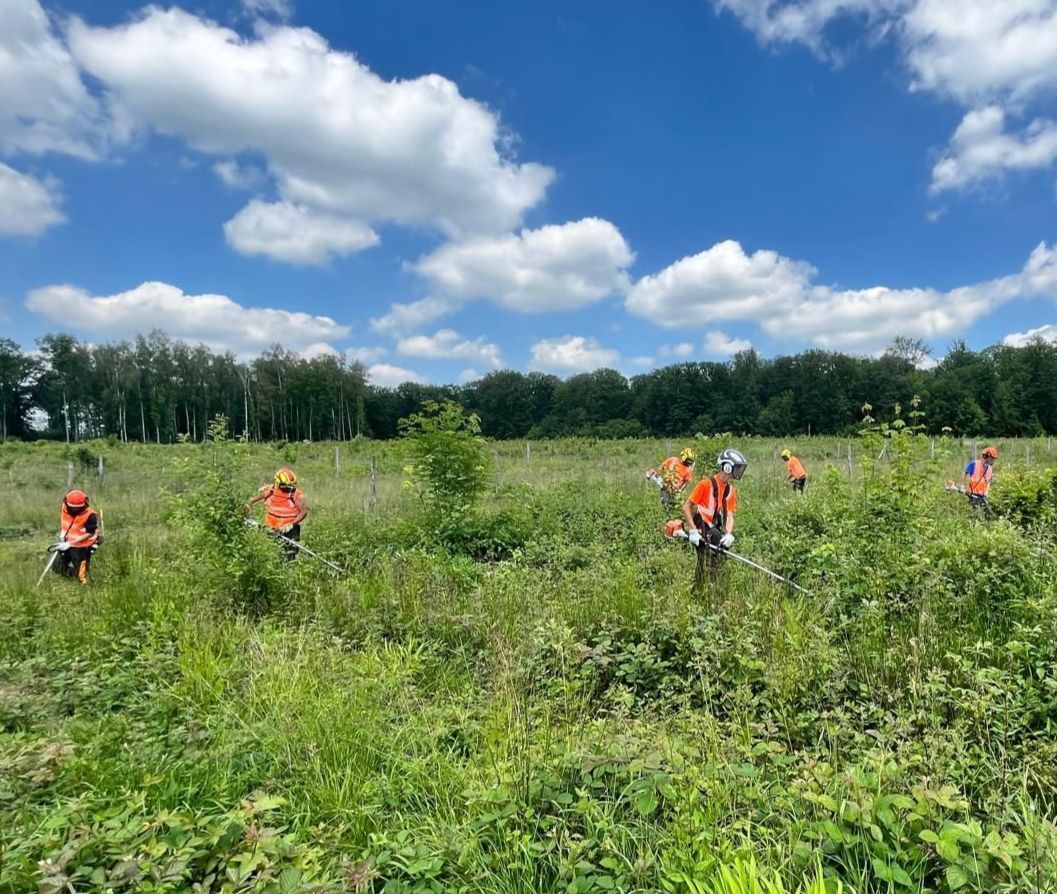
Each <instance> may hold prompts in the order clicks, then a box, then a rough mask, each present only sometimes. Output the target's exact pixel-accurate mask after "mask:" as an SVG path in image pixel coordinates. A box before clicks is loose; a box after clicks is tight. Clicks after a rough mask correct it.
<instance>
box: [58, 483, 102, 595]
mask: <svg viewBox="0 0 1057 894" xmlns="http://www.w3.org/2000/svg"><path fill="white" fill-rule="evenodd" d="M59 525H60V527H59V542H58V543H56V544H55V549H56V550H57V552H58V557H57V560H56V562H55V566H54V567H55V570H56V571H57V572H58V573H59V574H61V575H63V576H64V577H76V578H77V579H78V580H79V581H80V582H81V583H82V584H87V583H88V570H89V568H90V566H91V564H92V554H93V553H94V552H95V551H96V549H98V548H99V546H100V544H102V542H103V527H102V521H101V519H100V517H99V513H98V512H97V511H96V510H95V509H93V508H91V507H90V506H89V505H88V494H86V493H85V492H84V491H80V490H71V491H70V492H69V493H68V494H67V495H66V496H65V497H63V500H62V505H61V506H60V507H59Z"/></svg>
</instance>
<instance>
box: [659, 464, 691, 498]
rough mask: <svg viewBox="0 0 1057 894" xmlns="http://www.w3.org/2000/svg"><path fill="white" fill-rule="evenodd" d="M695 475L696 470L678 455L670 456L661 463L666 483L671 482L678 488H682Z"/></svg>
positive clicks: (662, 476) (662, 475) (662, 474)
mask: <svg viewBox="0 0 1057 894" xmlns="http://www.w3.org/2000/svg"><path fill="white" fill-rule="evenodd" d="M693 477H694V470H693V469H691V468H690V467H689V466H687V465H685V464H684V463H683V461H682V460H681V459H679V457H678V456H669V457H668V458H667V459H666V460H665V461H664V462H663V463H661V478H662V479H663V481H664V483H665V484H669V482H670V483H671V486H672V487H674V488H675V489H676V490H682V489H683V488H684V487H686V486H687V485H688V484H689V483H690V481H691V479H692V478H693Z"/></svg>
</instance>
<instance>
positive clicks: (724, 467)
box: [720, 463, 734, 475]
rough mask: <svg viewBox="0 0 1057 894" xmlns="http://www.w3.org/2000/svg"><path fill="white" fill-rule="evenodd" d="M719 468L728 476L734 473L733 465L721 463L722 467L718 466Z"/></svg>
mask: <svg viewBox="0 0 1057 894" xmlns="http://www.w3.org/2000/svg"><path fill="white" fill-rule="evenodd" d="M720 468H721V469H722V470H723V471H724V472H726V474H728V475H731V474H733V472H734V465H733V463H723V465H722V466H720Z"/></svg>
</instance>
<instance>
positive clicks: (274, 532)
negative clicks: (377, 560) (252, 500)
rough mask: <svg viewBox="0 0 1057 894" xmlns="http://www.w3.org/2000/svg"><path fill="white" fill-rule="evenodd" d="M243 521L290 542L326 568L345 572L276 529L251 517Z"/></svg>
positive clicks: (340, 572)
mask: <svg viewBox="0 0 1057 894" xmlns="http://www.w3.org/2000/svg"><path fill="white" fill-rule="evenodd" d="M245 522H246V525H247V526H248V527H251V528H257V529H258V530H262V531H267V533H268V534H270V535H271V536H272V537H275V538H276V539H278V540H281V541H282V542H283V543H288V544H290V546H292V547H294V548H295V549H299V550H300V551H301V552H303V553H305V554H306V555H309V556H311V557H312V558H313V559H316V560H318V561H320V562H322V563H323V564H324V565H326V566H327V567H328V568H330V569H332V570H334V571H336V572H338V574H344V573H345V572H344V570H342V569H341V568H339V567H338V566H337V565H335V564H334V563H333V562H331V561H329V560H327V559H324V558H323V557H322V556H321V555H320V554H319V553H317V552H313V551H312V550H310V549H309V548H308V547H307V546H303V545H302V544H300V543H298V542H297V541H296V540H291V539H290V538H289V537H286V536H284V535H283V534H280V533H279V532H278V531H275V530H272V529H271V528H267V529H266V528H265V527H264V525H262V524H261V523H260V522H258V521H254V520H253V519H252V518H247V519H245Z"/></svg>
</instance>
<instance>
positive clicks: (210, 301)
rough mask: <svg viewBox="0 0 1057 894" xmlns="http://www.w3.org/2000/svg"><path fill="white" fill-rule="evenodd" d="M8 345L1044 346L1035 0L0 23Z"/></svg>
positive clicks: (1050, 133)
mask: <svg viewBox="0 0 1057 894" xmlns="http://www.w3.org/2000/svg"><path fill="white" fill-rule="evenodd" d="M0 83H2V84H5V85H7V86H5V89H4V90H3V91H0V332H2V333H3V334H4V335H6V336H11V337H14V338H15V339H17V340H18V341H20V342H22V343H23V344H26V345H27V346H28V345H31V344H32V342H33V340H34V339H35V338H37V337H39V336H40V335H41V334H43V333H45V332H48V331H55V330H59V329H61V330H65V331H70V332H73V333H75V334H77V335H78V336H81V337H83V338H85V339H86V340H89V341H93V342H98V341H105V340H113V339H120V338H127V337H130V336H131V335H134V334H135V333H137V332H141V331H146V330H148V329H150V328H151V327H158V328H161V329H164V330H166V331H168V332H170V333H171V334H172V335H174V336H177V337H180V338H184V339H186V340H190V341H204V342H206V343H208V344H210V345H212V346H215V347H223V348H231V349H232V350H235V351H236V352H238V353H239V354H243V355H248V354H253V353H256V352H258V351H260V350H261V349H263V348H265V347H267V346H268V345H269V344H271V343H272V342H275V341H280V342H282V343H284V344H285V345H287V346H288V347H290V348H292V349H295V350H298V351H301V352H304V353H308V354H311V353H317V352H320V351H330V350H333V351H337V352H340V353H343V354H348V355H349V356H355V357H357V358H359V359H362V360H363V361H364V362H365V364H366V365H367V366H368V367H369V368H370V369H371V374H372V379H373V380H374V381H376V382H378V383H382V384H392V383H395V382H398V381H400V380H402V379H406V378H420V379H424V380H431V381H454V380H457V379H459V378H460V377H461V378H471V377H473V376H476V375H480V374H483V373H485V372H487V371H488V370H490V369H494V368H497V367H500V366H502V367H513V368H519V369H526V370H527V369H543V370H547V371H550V372H555V373H558V374H560V375H567V374H570V373H574V372H578V371H580V370H583V369H591V368H595V367H597V366H602V365H605V366H614V367H617V368H618V369H621V370H622V371H624V372H626V373H629V374H633V373H635V372H639V371H642V370H644V369H648V368H650V367H652V366H656V365H662V364H664V363H670V362H674V361H676V360H682V359H687V358H690V359H694V358H707V359H717V358H723V357H726V356H729V355H730V354H731V353H732V352H733V351H735V350H738V349H741V348H743V347H747V346H749V345H752V346H755V347H756V348H757V349H758V350H760V351H761V352H762V353H764V354H767V355H771V354H775V353H784V352H791V351H796V350H800V349H803V348H806V347H812V346H819V347H825V348H833V349H840V350H847V351H852V352H861V353H872V352H876V351H878V350H880V349H881V348H883V347H884V345H886V344H887V343H889V342H890V341H891V340H892V338H893V337H894V336H895V335H909V336H914V337H922V338H924V339H925V340H926V341H927V342H929V343H930V344H931V345H932V346H933V347H934V349H935V354H936V356H942V354H943V352H944V350H945V348H946V346H947V345H948V344H949V343H950V342H951V341H952V340H953V339H955V338H962V337H964V338H966V339H967V340H968V341H969V342H970V344H971V345H973V346H977V347H982V346H985V345H988V344H993V343H996V342H1000V341H1003V340H1008V341H1010V342H1011V343H1018V342H1019V341H1022V340H1023V339H1024V338H1026V337H1027V334H1028V333H1031V332H1035V331H1037V332H1038V333H1039V334H1041V335H1042V336H1044V337H1052V336H1054V335H1057V326H1051V324H1055V323H1057V308H1055V305H1054V302H1055V300H1057V249H1055V248H1054V243H1055V241H1057V0H1004V2H1003V3H1002V4H995V3H994V2H993V0H844V2H841V3H833V2H831V0H714V2H710V0H693V2H691V0H675V2H671V3H663V4H660V3H644V2H641V0H638V2H632V0H581V2H578V3H575V4H569V3H564V2H557V0H540V2H536V3H532V4H509V3H502V4H497V3H483V2H474V3H437V2H424V0H413V2H410V0H409V2H403V0H357V2H356V3H346V2H321V0H315V2H306V0H302V2H300V3H297V2H294V0H289V2H287V0H243V2H241V3H239V2H231V3H220V2H207V3H204V4H203V3H196V4H194V5H188V6H186V7H180V6H172V7H161V6H153V7H145V6H141V5H139V4H130V3H126V2H119V0H109V2H98V0H95V2H85V0H63V2H61V3H58V2H56V3H48V2H45V3H43V4H41V3H40V2H38V0H6V2H4V3H3V4H2V5H0Z"/></svg>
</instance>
